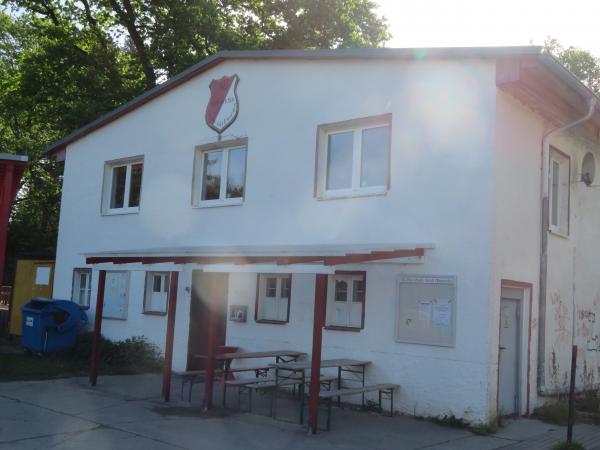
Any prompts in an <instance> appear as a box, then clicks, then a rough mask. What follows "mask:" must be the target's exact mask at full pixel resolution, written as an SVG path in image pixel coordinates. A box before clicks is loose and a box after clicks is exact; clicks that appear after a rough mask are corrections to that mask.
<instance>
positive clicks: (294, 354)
mask: <svg viewBox="0 0 600 450" xmlns="http://www.w3.org/2000/svg"><path fill="white" fill-rule="evenodd" d="M302 356H306V353H304V352H298V351H295V350H269V351H261V352H233V353H220V354H217V355H216V356H215V359H216V360H217V361H221V362H222V364H223V380H224V381H225V380H228V379H229V375H230V374H231V373H232V372H242V371H253V372H255V374H256V377H257V378H258V376H259V375H262V376H266V374H267V372H268V370H269V369H270V368H271V367H273V365H272V364H269V365H266V366H252V367H247V368H244V367H240V368H236V369H232V368H231V363H232V362H233V360H235V359H262V358H275V364H290V363H294V362H297V361H296V360H297V359H298V358H300V357H302ZM196 358H206V355H196ZM226 391H227V384H226V383H223V407H225V400H226V395H227V392H226Z"/></svg>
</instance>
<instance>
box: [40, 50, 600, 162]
mask: <svg viewBox="0 0 600 450" xmlns="http://www.w3.org/2000/svg"><path fill="white" fill-rule="evenodd" d="M521 57H524V58H537V59H539V60H540V62H541V63H542V64H543V65H545V66H546V67H547V68H548V69H549V70H551V71H552V72H553V73H554V75H555V76H557V77H559V78H560V79H561V80H563V81H564V82H565V83H567V84H568V85H569V86H570V87H571V88H573V89H575V91H576V92H578V93H579V94H580V95H582V96H583V97H585V98H589V97H591V96H593V95H594V94H593V93H592V92H591V91H590V90H589V89H588V88H587V87H586V86H585V85H584V84H583V83H581V82H580V81H579V80H578V79H577V78H576V77H575V76H574V75H573V74H572V73H571V72H569V71H568V70H567V69H566V68H565V67H564V66H562V65H561V64H560V63H559V62H558V61H557V60H556V59H555V58H553V57H552V56H550V55H548V54H545V53H542V48H541V47H538V46H521V47H445V48H444V47H439V48H394V49H389V48H361V49H339V50H245V51H223V52H219V53H216V54H214V55H212V56H209V57H208V58H205V59H203V60H202V61H200V62H199V63H197V64H195V65H193V66H191V67H189V68H188V69H186V70H184V71H183V72H181V73H180V74H178V75H176V76H174V77H173V78H170V79H169V80H167V81H165V82H164V83H161V84H159V85H158V86H156V87H154V88H152V89H150V90H149V91H146V92H144V93H143V94H141V95H139V96H138V97H136V98H134V99H133V100H130V101H129V102H127V103H125V104H123V105H121V106H119V107H118V108H116V109H115V110H113V111H111V112H109V113H107V114H105V115H103V116H101V117H99V118H98V119H96V120H94V121H93V122H91V123H89V124H87V125H86V126H84V127H82V128H80V129H78V130H76V131H74V132H73V133H71V134H69V135H68V136H66V137H64V138H63V139H61V140H59V141H56V142H54V143H53V144H52V145H50V146H49V147H48V148H46V150H45V153H46V154H53V153H56V152H59V151H61V150H64V149H65V148H66V147H67V146H68V145H69V144H71V143H73V142H75V141H77V140H78V139H81V138H82V137H84V136H86V135H88V134H90V133H92V132H93V131H95V130H97V129H99V128H101V127H103V126H104V125H107V124H109V123H111V122H113V121H115V120H117V119H119V118H120V117H122V116H124V115H125V114H127V113H129V112H131V111H133V110H135V109H137V108H139V107H140V106H142V105H145V104H146V103H148V102H150V101H151V100H153V99H155V98H156V97H159V96H161V95H163V94H165V93H167V92H168V91H170V90H171V89H173V88H175V87H177V86H179V85H180V84H182V83H185V82H186V81H188V80H190V79H192V78H194V77H196V76H197V75H199V74H201V73H203V72H205V71H207V70H208V69H210V68H212V67H214V66H216V65H217V64H219V63H221V62H223V61H227V60H278V59H295V60H317V61H318V60H356V59H362V60H382V59H384V60H423V59H461V58H521Z"/></svg>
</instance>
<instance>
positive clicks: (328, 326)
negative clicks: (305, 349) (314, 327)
mask: <svg viewBox="0 0 600 450" xmlns="http://www.w3.org/2000/svg"><path fill="white" fill-rule="evenodd" d="M323 328H325V329H326V330H333V331H353V332H355V333H359V332H360V331H362V328H358V327H341V326H338V325H325V326H324V327H323Z"/></svg>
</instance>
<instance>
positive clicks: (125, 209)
mask: <svg viewBox="0 0 600 450" xmlns="http://www.w3.org/2000/svg"><path fill="white" fill-rule="evenodd" d="M143 171H144V160H143V158H131V159H125V160H119V161H110V162H107V163H106V164H105V168H104V190H103V205H102V211H103V213H104V214H124V213H134V212H137V211H139V208H140V196H141V192H142V173H143Z"/></svg>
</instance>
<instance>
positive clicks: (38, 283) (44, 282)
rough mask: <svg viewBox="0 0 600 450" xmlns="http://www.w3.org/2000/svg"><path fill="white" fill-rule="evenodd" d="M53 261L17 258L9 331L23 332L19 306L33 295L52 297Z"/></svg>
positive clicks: (19, 333) (11, 332)
mask: <svg viewBox="0 0 600 450" xmlns="http://www.w3.org/2000/svg"><path fill="white" fill-rule="evenodd" d="M53 282H54V261H44V260H39V259H19V260H18V261H17V270H16V272H15V282H14V285H13V294H12V303H11V305H10V319H9V321H10V322H9V333H10V334H16V335H19V336H20V335H21V334H23V330H22V327H23V323H22V322H23V320H22V318H21V306H23V305H24V304H26V303H27V302H29V300H31V299H32V298H34V297H45V298H51V297H52V285H53Z"/></svg>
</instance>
